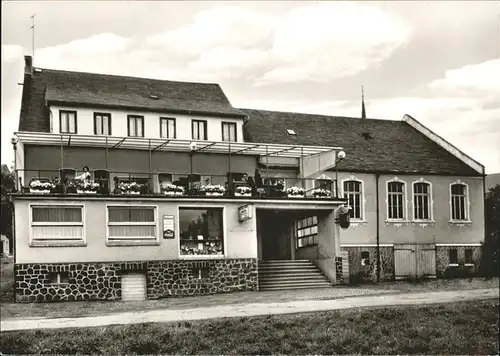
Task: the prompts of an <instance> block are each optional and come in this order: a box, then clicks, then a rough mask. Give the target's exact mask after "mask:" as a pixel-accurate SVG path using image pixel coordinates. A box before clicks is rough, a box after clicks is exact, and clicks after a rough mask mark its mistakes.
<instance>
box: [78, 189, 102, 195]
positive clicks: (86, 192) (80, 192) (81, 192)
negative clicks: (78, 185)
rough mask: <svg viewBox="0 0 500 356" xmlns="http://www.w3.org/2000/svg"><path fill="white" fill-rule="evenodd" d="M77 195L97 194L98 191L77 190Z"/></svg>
mask: <svg viewBox="0 0 500 356" xmlns="http://www.w3.org/2000/svg"><path fill="white" fill-rule="evenodd" d="M76 192H77V194H97V191H95V190H80V189H77V190H76Z"/></svg>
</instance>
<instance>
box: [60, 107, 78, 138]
mask: <svg viewBox="0 0 500 356" xmlns="http://www.w3.org/2000/svg"><path fill="white" fill-rule="evenodd" d="M59 132H60V133H66V134H76V133H77V129H76V111H67V110H59Z"/></svg>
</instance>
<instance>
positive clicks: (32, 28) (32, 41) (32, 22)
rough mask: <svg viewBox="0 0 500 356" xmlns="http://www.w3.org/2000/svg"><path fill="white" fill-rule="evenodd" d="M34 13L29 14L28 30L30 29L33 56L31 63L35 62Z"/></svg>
mask: <svg viewBox="0 0 500 356" xmlns="http://www.w3.org/2000/svg"><path fill="white" fill-rule="evenodd" d="M35 15H36V14H33V15H32V16H30V19H31V27H30V30H32V31H33V32H32V37H31V55H32V57H33V63H34V62H35Z"/></svg>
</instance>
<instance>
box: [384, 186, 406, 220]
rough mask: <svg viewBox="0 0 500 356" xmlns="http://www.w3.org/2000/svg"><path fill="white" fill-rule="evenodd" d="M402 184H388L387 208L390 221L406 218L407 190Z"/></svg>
mask: <svg viewBox="0 0 500 356" xmlns="http://www.w3.org/2000/svg"><path fill="white" fill-rule="evenodd" d="M404 186H405V185H404V183H402V182H389V183H387V206H388V215H389V219H404V218H405V208H404V204H405V193H404V191H405V189H404Z"/></svg>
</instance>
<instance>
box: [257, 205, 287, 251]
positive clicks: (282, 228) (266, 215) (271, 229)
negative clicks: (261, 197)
mask: <svg viewBox="0 0 500 356" xmlns="http://www.w3.org/2000/svg"><path fill="white" fill-rule="evenodd" d="M256 215H257V234H258V241H259V244H260V246H259V258H260V259H263V260H291V259H293V257H292V239H291V236H290V227H291V223H292V212H290V211H279V210H267V209H257V213H256Z"/></svg>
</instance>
